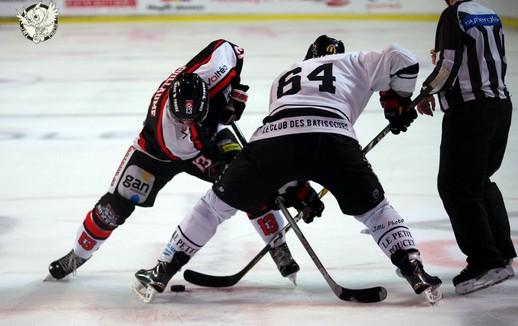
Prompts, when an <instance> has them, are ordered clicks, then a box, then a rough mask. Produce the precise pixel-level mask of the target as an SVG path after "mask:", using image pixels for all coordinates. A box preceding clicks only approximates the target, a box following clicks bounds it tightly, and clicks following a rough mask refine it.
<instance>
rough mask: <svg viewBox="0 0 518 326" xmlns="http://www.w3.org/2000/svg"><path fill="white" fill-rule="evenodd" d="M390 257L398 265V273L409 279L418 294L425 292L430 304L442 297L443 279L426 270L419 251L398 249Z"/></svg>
mask: <svg viewBox="0 0 518 326" xmlns="http://www.w3.org/2000/svg"><path fill="white" fill-rule="evenodd" d="M390 259H391V260H392V263H393V264H394V265H396V266H397V267H398V270H397V271H396V273H397V274H398V275H399V276H400V277H403V278H405V279H406V280H407V281H408V283H409V284H410V286H411V287H412V289H413V290H414V292H415V293H416V294H423V295H424V297H425V299H426V301H428V303H430V304H435V303H437V302H438V301H439V300H441V299H442V291H441V289H440V286H441V284H442V281H441V279H440V278H438V277H437V276H431V275H429V274H428V273H426V272H425V270H424V268H423V263H422V261H421V256H420V254H419V251H417V250H398V251H396V252H395V253H394V254H392V256H391V257H390Z"/></svg>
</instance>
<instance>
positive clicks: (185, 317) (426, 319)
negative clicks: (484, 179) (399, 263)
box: [0, 21, 518, 326]
mask: <svg viewBox="0 0 518 326" xmlns="http://www.w3.org/2000/svg"><path fill="white" fill-rule="evenodd" d="M434 31H435V24H434V23H411V22H405V23H401V22H371V21H369V22H358V21H351V22H347V21H342V22H306V21H305V22H303V23H295V22H289V23H288V22H275V21H268V22H259V23H257V22H256V23H253V22H252V23H221V22H218V23H217V24H216V23H215V24H211V23H134V24H77V25H75V24H62V25H60V26H59V29H58V32H57V34H56V35H55V36H54V38H53V39H51V40H49V41H47V42H44V43H41V44H38V45H35V44H33V43H32V42H30V41H28V40H26V39H24V38H23V36H22V34H21V32H20V30H19V28H18V26H16V25H6V26H4V25H2V26H0V40H1V43H0V153H1V154H0V155H1V159H0V167H1V168H0V180H1V185H2V186H1V188H0V276H1V277H0V324H1V325H140V324H141V325H177V324H185V325H384V326H386V325H419V326H425V325H434V326H436V325H463V326H471V325H480V326H488V325H491V326H492V325H516V324H517V323H518V322H517V320H518V318H517V317H518V300H517V298H518V281H517V280H516V279H514V280H510V281H508V282H506V283H503V284H501V285H498V286H495V287H492V288H489V289H487V290H484V291H481V292H477V293H474V294H471V295H468V296H457V295H455V294H454V289H453V286H452V284H451V279H452V277H453V276H454V275H456V273H458V272H459V271H460V270H461V269H462V268H463V267H464V257H463V255H462V254H461V253H460V251H459V250H458V248H457V246H456V244H455V240H454V237H453V233H452V230H451V227H450V224H449V221H448V218H447V215H446V213H445V212H444V209H443V207H442V204H441V201H440V199H439V198H438V195H437V191H436V185H435V179H436V175H437V169H438V152H439V141H440V125H441V118H442V114H441V113H440V112H439V113H437V114H436V115H435V116H434V117H433V118H430V117H420V118H418V120H417V121H416V122H415V123H414V124H413V125H412V127H411V129H410V130H409V131H408V132H407V133H406V134H403V135H401V136H393V135H388V136H387V137H386V138H385V139H383V141H382V142H381V143H380V144H379V145H378V146H377V147H375V148H374V149H373V150H372V152H371V153H369V155H368V158H369V160H370V162H371V163H372V165H373V167H374V169H375V171H376V173H377V174H378V176H379V178H380V179H381V181H382V183H383V185H384V188H385V190H386V192H387V196H388V198H389V200H390V201H391V203H392V204H393V205H394V206H395V207H396V208H397V209H398V210H399V212H400V213H401V214H402V216H404V217H405V219H406V220H407V222H408V224H409V225H410V226H411V227H412V231H413V234H414V237H415V239H416V240H417V243H418V246H419V247H420V248H421V250H422V252H423V256H424V260H425V264H426V267H427V269H428V270H429V272H431V273H433V274H437V275H438V276H440V277H441V278H442V279H443V281H444V282H445V284H444V286H443V289H444V299H443V301H442V302H441V303H440V304H439V305H437V306H434V307H429V306H427V305H426V304H424V303H423V299H422V298H420V297H418V296H416V295H414V294H413V292H412V291H411V289H410V287H409V286H408V284H406V282H405V281H404V280H402V279H399V278H398V277H397V276H396V274H395V273H394V268H393V266H392V265H391V264H390V262H389V260H388V259H387V258H386V257H385V256H384V255H383V254H382V253H381V251H380V250H379V249H378V247H377V246H376V245H375V243H374V242H373V241H372V239H371V238H370V236H368V235H364V234H361V233H360V231H361V230H362V228H363V225H361V224H360V223H358V222H357V221H356V220H354V219H353V218H352V217H349V216H343V215H342V214H341V213H340V211H339V209H338V206H337V204H336V202H335V201H334V199H333V198H332V196H330V195H328V196H327V197H325V204H326V210H325V213H324V217H322V218H321V219H318V220H317V221H315V222H314V223H313V224H311V225H301V227H302V230H303V232H304V233H305V235H306V237H307V238H308V240H309V241H310V243H311V244H312V246H313V248H314V249H315V251H316V252H317V254H318V255H319V257H320V258H321V260H322V262H323V263H324V265H325V266H326V267H327V268H328V270H329V272H330V273H331V275H332V276H333V277H334V278H335V280H336V281H337V282H338V283H340V284H342V285H344V286H346V287H352V288H360V287H370V286H374V285H383V286H385V287H386V288H387V289H388V292H389V295H388V298H387V299H386V301H384V302H382V303H378V304H356V303H347V302H342V301H340V300H339V299H337V298H336V297H335V296H334V295H333V293H332V292H331V291H330V289H329V288H328V286H327V284H326V283H325V281H324V279H323V278H322V277H321V275H320V274H319V272H318V270H317V269H316V268H315V266H314V265H313V263H312V261H311V260H310V259H309V257H308V256H307V254H306V252H305V250H304V249H303V247H302V246H301V245H300V243H299V242H298V239H297V238H296V237H295V236H294V235H293V234H291V233H290V234H289V236H288V241H289V244H290V247H291V250H292V252H293V254H294V256H295V258H296V259H297V260H298V262H299V264H300V265H301V268H302V270H301V272H300V273H299V277H298V284H299V286H298V287H297V288H294V287H293V286H292V285H291V284H290V283H289V282H288V281H287V280H286V279H283V278H281V277H280V275H279V273H278V272H277V271H276V269H275V266H274V264H273V262H272V261H271V259H270V258H269V257H266V258H265V259H264V260H263V261H261V262H260V263H259V264H258V265H257V266H256V267H255V268H254V269H253V270H252V271H250V273H249V274H248V275H247V276H246V277H245V278H244V279H243V280H241V282H239V283H238V284H237V285H236V286H234V287H232V288H227V289H207V288H200V287H196V286H192V285H189V284H187V292H184V293H171V292H168V293H164V294H162V295H159V296H158V297H157V299H156V301H155V302H154V303H153V304H149V305H146V304H143V303H142V302H140V301H138V300H137V299H136V297H135V296H134V295H133V294H132V292H131V291H130V287H131V286H132V284H133V281H134V277H133V273H134V272H135V271H136V270H137V269H139V268H142V267H146V268H149V267H151V266H153V265H154V264H155V260H156V258H157V257H158V255H159V254H160V251H161V249H162V246H163V244H164V243H165V242H166V241H167V240H168V238H169V236H170V235H171V233H172V230H173V229H174V227H175V226H176V224H177V223H178V222H179V221H180V220H181V218H182V217H183V215H184V214H185V212H186V211H187V210H188V209H189V208H190V207H191V206H192V205H193V204H194V203H195V202H196V200H197V199H198V198H199V197H200V196H201V194H202V193H204V191H205V190H206V189H207V188H208V187H209V185H208V184H207V183H204V182H202V181H199V180H195V179H193V178H192V177H188V176H184V175H180V176H177V177H176V178H175V179H174V180H173V181H172V182H171V183H170V184H168V185H167V186H166V187H165V188H164V189H163V190H162V192H161V193H160V195H159V197H158V200H157V202H156V205H155V207H154V208H151V209H142V208H140V209H137V210H136V211H135V213H134V214H133V216H131V218H129V219H128V220H127V222H126V223H125V224H124V225H123V226H121V227H120V228H119V229H118V230H116V231H115V232H114V233H113V235H112V237H111V238H110V239H109V240H108V241H107V242H106V243H105V244H104V246H103V247H102V248H101V249H100V250H99V251H98V252H97V253H96V254H95V255H94V257H93V258H92V259H91V260H90V261H88V262H87V263H86V264H85V265H84V266H83V267H81V268H80V269H79V270H78V274H77V276H76V277H75V278H72V279H69V280H65V281H61V282H43V281H42V280H43V278H44V277H45V276H46V274H47V266H48V264H49V263H50V262H51V261H52V260H54V259H56V258H58V257H61V256H62V255H64V254H65V253H66V252H68V251H69V250H70V248H71V246H72V242H73V240H74V237H75V232H76V230H77V228H78V226H79V224H80V223H81V222H82V220H83V218H84V215H85V214H86V212H87V211H88V210H89V209H90V208H91V207H92V206H93V204H94V203H95V202H96V200H97V198H98V197H99V196H100V195H102V194H103V193H104V192H105V191H106V190H107V187H108V185H109V182H110V181H111V177H112V176H113V173H114V172H115V169H116V167H117V165H118V163H119V161H120V159H121V158H122V156H123V154H124V152H125V150H126V148H127V147H128V146H129V145H130V144H131V142H132V141H133V138H134V137H135V136H136V135H137V133H138V132H139V130H140V127H141V122H142V120H143V119H144V117H145V114H146V109H147V106H148V103H149V100H150V97H151V95H152V93H153V92H154V91H155V89H156V88H157V87H158V85H159V84H160V82H161V81H162V80H163V79H164V78H165V77H166V76H167V75H169V73H170V72H171V71H172V70H173V69H175V68H176V67H178V66H180V65H182V64H184V63H186V62H187V60H188V59H190V58H191V57H192V56H193V55H194V54H195V53H197V52H198V51H199V50H200V49H202V48H203V47H204V46H205V45H206V44H208V43H209V42H210V41H212V40H213V39H216V38H226V39H228V40H230V41H232V42H235V43H237V44H239V45H241V46H242V47H243V48H245V51H246V59H245V66H244V69H243V82H244V83H247V84H249V85H250V86H251V89H250V100H249V104H248V108H247V112H246V113H245V114H244V117H243V118H242V120H241V121H240V122H239V125H240V128H241V129H242V130H243V132H244V133H245V134H246V136H250V135H251V133H252V131H253V130H254V129H255V128H256V127H257V126H258V125H259V124H260V121H261V119H262V117H263V116H264V114H265V112H266V111H267V104H268V96H269V86H270V83H271V81H272V80H273V79H274V77H275V76H276V75H277V74H278V73H279V72H280V71H281V70H283V69H284V68H285V67H287V66H288V65H290V64H292V63H293V62H295V61H296V60H299V59H301V58H302V57H303V56H304V54H305V52H306V49H307V46H308V44H309V43H310V42H311V41H312V40H313V39H315V38H316V37H317V36H318V35H320V34H323V33H326V34H328V35H331V36H334V37H336V38H341V39H343V40H344V42H345V44H346V46H347V49H348V50H351V51H353V50H362V49H379V48H382V47H384V46H385V45H388V44H389V43H392V42H397V43H399V44H401V45H402V46H404V47H406V48H408V49H410V50H411V51H413V52H414V53H416V55H417V56H418V58H419V62H420V64H421V74H420V80H419V81H420V82H422V80H423V78H424V77H425V76H426V75H427V74H428V73H429V72H430V71H431V69H432V65H431V63H430V60H429V55H428V51H429V49H430V48H431V47H432V46H433V39H434ZM506 32H507V34H506V43H507V58H508V64H509V69H508V85H509V88H510V91H511V93H512V94H517V91H518V76H517V73H518V59H517V58H518V54H517V52H518V32H517V31H516V30H512V29H508V30H507V31H506ZM517 119H518V118H517V114H515V115H514V118H513V123H514V126H513V127H512V129H511V134H510V138H509V144H508V149H507V153H506V157H505V160H504V162H503V165H502V168H501V169H500V171H499V172H498V173H497V174H496V176H495V177H494V180H495V181H497V183H498V184H499V185H500V188H501V190H502V192H503V194H504V197H505V201H506V205H507V209H508V211H509V214H510V219H511V224H512V233H513V237H514V239H515V243H518V170H517V169H516V166H517V162H518V134H517V132H516V128H517V127H516V126H517V123H518V121H517ZM385 124H386V121H385V120H384V118H383V114H382V112H381V110H380V108H379V106H378V103H377V98H376V97H373V98H372V100H371V102H370V103H369V106H368V108H367V111H366V112H365V113H364V114H363V115H362V116H361V117H360V119H359V121H358V123H357V124H356V127H355V128H356V132H357V134H358V137H359V140H360V142H361V143H362V144H366V143H367V142H368V141H370V139H371V138H372V137H373V136H374V135H376V134H377V133H378V131H380V130H381V129H382V128H383V127H384V126H385ZM317 187H318V188H319V186H318V185H317ZM262 247H263V244H262V241H261V240H260V239H259V237H258V236H257V235H256V234H255V232H254V231H253V228H252V227H251V226H250V224H249V222H248V221H247V218H246V216H245V215H244V214H239V215H237V216H236V217H234V218H233V219H232V220H230V221H227V222H226V223H224V224H223V225H222V226H221V228H220V229H219V230H218V233H217V234H216V236H215V237H214V238H213V239H212V241H211V242H209V244H208V245H207V246H206V247H205V248H204V249H203V250H202V251H200V252H199V253H198V255H197V256H195V257H194V258H193V259H192V260H191V262H190V264H189V265H188V268H190V269H194V270H198V271H202V272H207V273H213V274H217V275H226V274H233V273H235V272H237V271H238V270H240V269H241V268H242V267H243V266H244V265H245V264H246V263H247V262H248V261H249V260H250V259H251V258H252V257H253V256H254V255H255V254H256V253H257V252H258V251H259V250H260V249H261V248H262ZM517 267H518V266H517V265H516V263H515V269H516V268H517ZM171 284H186V283H185V281H184V280H183V279H182V277H181V275H178V276H177V277H175V278H174V279H173V281H172V282H171Z"/></svg>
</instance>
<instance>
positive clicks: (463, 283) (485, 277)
mask: <svg viewBox="0 0 518 326" xmlns="http://www.w3.org/2000/svg"><path fill="white" fill-rule="evenodd" d="M513 276H514V270H513V268H512V266H511V265H509V264H507V265H506V266H503V267H497V268H492V269H487V268H481V267H477V266H473V265H468V266H466V268H464V269H463V270H462V271H461V272H460V274H459V275H457V276H455V277H454V278H453V285H454V286H455V293H457V294H468V293H472V292H475V291H479V290H482V289H485V288H487V287H490V286H492V285H495V284H498V283H501V282H503V281H505V280H507V279H509V278H512V277H513Z"/></svg>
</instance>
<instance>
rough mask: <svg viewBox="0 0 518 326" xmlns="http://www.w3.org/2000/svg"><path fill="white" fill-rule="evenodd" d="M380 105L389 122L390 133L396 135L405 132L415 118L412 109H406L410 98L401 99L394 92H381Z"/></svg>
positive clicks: (415, 114) (415, 113)
mask: <svg viewBox="0 0 518 326" xmlns="http://www.w3.org/2000/svg"><path fill="white" fill-rule="evenodd" d="M379 95H380V103H381V106H382V107H383V110H384V111H385V118H386V119H387V120H388V121H389V125H390V131H391V132H392V133H393V134H395V135H397V134H399V133H400V132H401V131H403V132H405V131H406V130H407V128H408V127H409V126H410V124H411V123H412V122H413V121H414V120H415V118H417V112H416V111H415V109H414V108H408V105H409V104H410V103H411V100H410V97H403V96H401V95H399V94H398V93H397V92H395V91H394V90H392V89H390V90H388V91H381V92H380V93H379Z"/></svg>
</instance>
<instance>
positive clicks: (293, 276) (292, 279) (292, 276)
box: [286, 273, 297, 286]
mask: <svg viewBox="0 0 518 326" xmlns="http://www.w3.org/2000/svg"><path fill="white" fill-rule="evenodd" d="M286 278H287V279H288V280H290V282H291V283H293V285H294V286H297V273H292V274H290V275H288V276H286Z"/></svg>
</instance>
